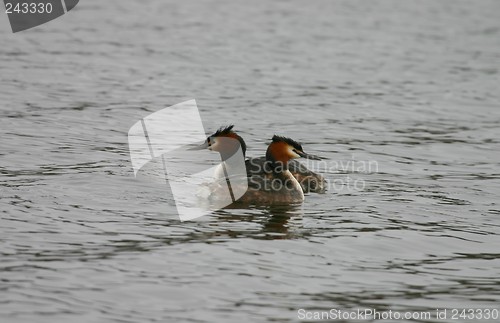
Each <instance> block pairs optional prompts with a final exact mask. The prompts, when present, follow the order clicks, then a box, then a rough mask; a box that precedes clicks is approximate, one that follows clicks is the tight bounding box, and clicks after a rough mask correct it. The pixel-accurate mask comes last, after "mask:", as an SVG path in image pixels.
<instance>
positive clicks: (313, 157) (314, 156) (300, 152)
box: [295, 150, 323, 160]
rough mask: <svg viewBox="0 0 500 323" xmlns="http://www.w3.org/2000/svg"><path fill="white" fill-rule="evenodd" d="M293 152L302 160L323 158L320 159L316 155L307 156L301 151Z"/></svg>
mask: <svg viewBox="0 0 500 323" xmlns="http://www.w3.org/2000/svg"><path fill="white" fill-rule="evenodd" d="M295 152H296V153H297V154H298V155H299V156H300V157H303V158H307V159H312V160H322V159H323V158H322V157H319V156H316V155H310V154H307V153H305V152H303V151H301V150H295Z"/></svg>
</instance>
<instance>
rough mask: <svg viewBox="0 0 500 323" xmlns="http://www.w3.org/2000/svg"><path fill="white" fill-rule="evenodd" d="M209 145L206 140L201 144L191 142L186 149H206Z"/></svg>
mask: <svg viewBox="0 0 500 323" xmlns="http://www.w3.org/2000/svg"><path fill="white" fill-rule="evenodd" d="M208 147H210V145H209V142H208V140H205V141H204V142H203V143H202V144H201V145H200V144H193V145H190V147H189V148H188V149H187V150H203V149H207V148H208Z"/></svg>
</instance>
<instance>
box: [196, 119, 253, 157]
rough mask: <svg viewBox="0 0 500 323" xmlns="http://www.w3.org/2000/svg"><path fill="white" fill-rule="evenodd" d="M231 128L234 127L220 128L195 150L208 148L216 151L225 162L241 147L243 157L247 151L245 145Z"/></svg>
mask: <svg viewBox="0 0 500 323" xmlns="http://www.w3.org/2000/svg"><path fill="white" fill-rule="evenodd" d="M233 127H234V125H229V126H226V127H220V128H219V130H217V131H216V132H214V133H213V134H212V135H210V136H208V137H207V139H206V140H205V142H204V143H203V144H202V145H201V146H198V147H196V148H195V149H204V148H208V149H210V150H213V151H217V152H219V153H220V154H221V156H222V159H223V160H226V159H227V158H229V157H231V156H232V155H234V154H235V153H236V152H237V151H238V149H239V148H240V147H241V150H242V151H243V156H244V155H245V153H246V150H247V145H246V144H245V141H244V140H243V138H241V137H240V136H239V135H238V134H237V133H236V132H234V131H233Z"/></svg>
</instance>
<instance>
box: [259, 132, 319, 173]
mask: <svg viewBox="0 0 500 323" xmlns="http://www.w3.org/2000/svg"><path fill="white" fill-rule="evenodd" d="M272 140H273V141H272V142H271V144H270V145H269V147H267V152H266V159H267V160H268V161H270V162H272V163H274V164H279V165H281V166H282V167H283V168H284V169H287V165H288V161H289V160H291V159H294V158H299V157H304V158H308V159H314V160H320V159H321V158H320V157H318V156H315V155H309V154H307V153H305V152H304V149H302V145H301V144H299V143H298V142H296V141H295V140H293V139H290V138H287V137H282V136H277V135H274V136H273V139H272Z"/></svg>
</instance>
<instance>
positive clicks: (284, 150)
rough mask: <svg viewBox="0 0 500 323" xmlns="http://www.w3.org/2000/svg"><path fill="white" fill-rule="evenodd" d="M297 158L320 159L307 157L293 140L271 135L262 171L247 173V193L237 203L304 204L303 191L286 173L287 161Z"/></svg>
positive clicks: (292, 177) (288, 173)
mask: <svg viewBox="0 0 500 323" xmlns="http://www.w3.org/2000/svg"><path fill="white" fill-rule="evenodd" d="M299 157H304V158H309V159H316V160H319V159H320V158H319V157H317V156H313V155H309V154H306V153H305V152H304V150H303V149H302V146H301V145H300V144H299V143H298V142H296V141H295V140H293V139H290V138H286V137H281V136H277V135H274V136H273V139H272V142H271V143H270V144H269V146H268V147H267V151H266V160H265V162H264V167H262V168H261V169H260V170H259V171H258V172H250V174H249V176H248V190H247V191H246V193H245V194H244V195H243V196H242V197H241V198H240V199H239V200H238V201H239V202H242V203H257V204H260V203H271V204H274V203H278V204H281V203H297V202H302V201H304V190H303V189H302V186H301V185H300V183H299V181H297V179H296V178H295V177H294V176H293V175H292V173H291V172H290V170H289V163H290V161H291V160H292V159H294V158H299Z"/></svg>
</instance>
